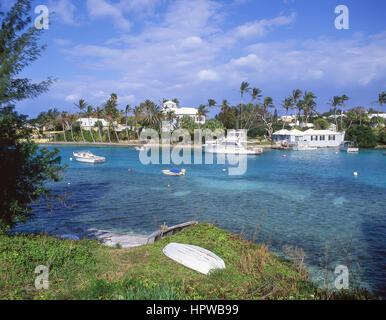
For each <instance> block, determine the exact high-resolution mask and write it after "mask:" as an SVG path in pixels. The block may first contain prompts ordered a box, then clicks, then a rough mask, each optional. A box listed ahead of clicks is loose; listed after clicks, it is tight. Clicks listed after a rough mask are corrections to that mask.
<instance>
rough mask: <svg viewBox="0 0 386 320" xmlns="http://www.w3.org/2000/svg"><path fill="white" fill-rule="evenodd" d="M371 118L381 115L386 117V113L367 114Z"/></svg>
mask: <svg viewBox="0 0 386 320" xmlns="http://www.w3.org/2000/svg"><path fill="white" fill-rule="evenodd" d="M367 116H368V117H369V118H370V119H371V118H373V117H380V118H383V119H386V113H379V114H378V113H372V114H368V115H367Z"/></svg>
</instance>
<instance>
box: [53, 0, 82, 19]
mask: <svg viewBox="0 0 386 320" xmlns="http://www.w3.org/2000/svg"><path fill="white" fill-rule="evenodd" d="M48 10H49V11H50V13H53V12H54V16H53V17H54V18H55V16H58V17H59V18H60V19H61V20H62V21H63V22H64V23H66V24H69V25H79V21H78V20H77V18H76V17H75V13H76V7H75V5H74V4H73V3H71V1H70V0H49V1H48Z"/></svg>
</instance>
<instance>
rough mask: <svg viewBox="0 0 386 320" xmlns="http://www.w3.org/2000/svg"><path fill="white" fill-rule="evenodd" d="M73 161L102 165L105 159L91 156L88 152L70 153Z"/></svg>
mask: <svg viewBox="0 0 386 320" xmlns="http://www.w3.org/2000/svg"><path fill="white" fill-rule="evenodd" d="M72 154H73V155H74V157H75V159H76V160H77V161H79V162H86V163H103V162H105V157H100V156H96V155H94V154H92V153H91V152H90V151H78V152H73V153H72Z"/></svg>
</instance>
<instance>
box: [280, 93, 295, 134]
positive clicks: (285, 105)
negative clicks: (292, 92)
mask: <svg viewBox="0 0 386 320" xmlns="http://www.w3.org/2000/svg"><path fill="white" fill-rule="evenodd" d="M292 103H293V102H292V99H291V98H290V97H289V98H285V99H284V101H283V103H282V104H281V106H282V107H283V108H284V109H285V115H286V116H287V115H288V109H289V108H291V106H292ZM284 125H285V122H284V121H283V129H284Z"/></svg>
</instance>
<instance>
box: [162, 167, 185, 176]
mask: <svg viewBox="0 0 386 320" xmlns="http://www.w3.org/2000/svg"><path fill="white" fill-rule="evenodd" d="M162 173H163V174H167V175H169V176H184V175H185V174H186V170H185V169H181V170H179V169H170V170H162Z"/></svg>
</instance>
